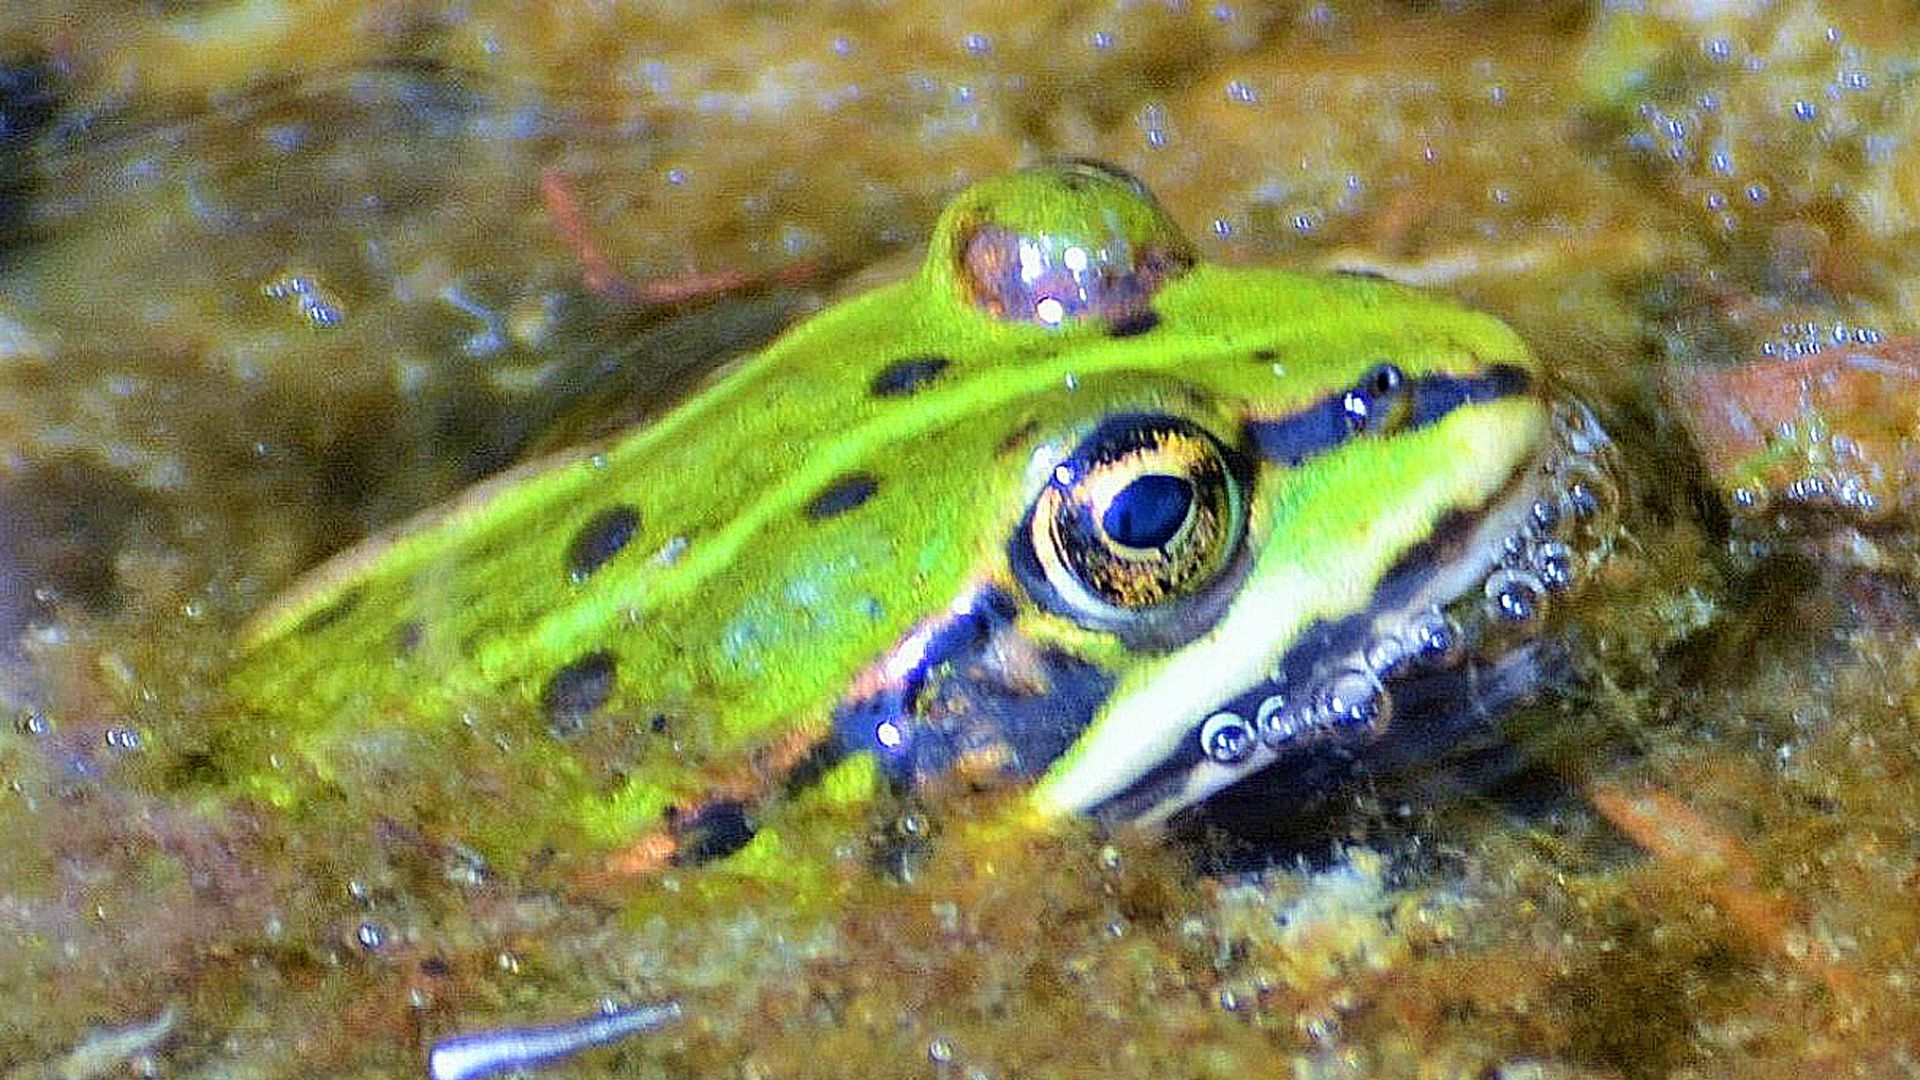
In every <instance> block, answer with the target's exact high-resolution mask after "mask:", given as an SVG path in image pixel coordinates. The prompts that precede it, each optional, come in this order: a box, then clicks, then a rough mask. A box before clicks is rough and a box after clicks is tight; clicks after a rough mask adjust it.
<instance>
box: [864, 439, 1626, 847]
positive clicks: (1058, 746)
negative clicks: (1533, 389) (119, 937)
mask: <svg viewBox="0 0 1920 1080" xmlns="http://www.w3.org/2000/svg"><path fill="white" fill-rule="evenodd" d="M1613 458H1614V453H1613V450H1612V446H1611V443H1610V442H1609V441H1608V439H1607V437H1606V435H1605V434H1604V433H1603V432H1602V431H1601V430H1600V428H1599V426H1598V425H1597V424H1596V423H1595V422H1594V420H1593V418H1592V416H1591V415H1590V414H1589V413H1588V412H1587V411H1586V410H1585V409H1584V408H1583V407H1581V406H1578V405H1572V404H1556V405H1555V406H1553V409H1552V412H1551V435H1550V438H1549V439H1547V440H1546V442H1545V444H1544V445H1543V447H1542V449H1541V450H1540V452H1538V453H1537V454H1536V455H1534V456H1533V457H1532V458H1531V459H1530V460H1529V461H1528V462H1526V463H1525V464H1524V465H1523V466H1522V467H1521V468H1520V469H1519V470H1517V471H1516V472H1515V474H1514V476H1513V478H1512V479H1511V481H1510V482H1509V483H1508V485H1507V487H1506V489H1505V490H1504V491H1502V492H1501V493H1500V494H1498V495H1496V496H1495V497H1494V498H1493V499H1492V500H1490V501H1489V503H1487V504H1486V505H1485V506H1483V507H1482V508H1481V509H1480V510H1479V511H1476V512H1473V513H1471V514H1467V513H1462V514H1457V515H1455V517H1453V518H1450V519H1448V520H1446V521H1443V522H1442V523H1441V524H1440V525H1439V527H1438V528H1436V530H1435V532H1434V535H1433V537H1432V538H1430V539H1429V540H1428V541H1426V542H1425V543H1423V544H1422V545H1420V546H1419V547H1418V548H1416V549H1414V550H1412V551H1410V552H1408V553H1407V554H1406V555H1405V556H1403V557H1402V559H1401V560H1400V562H1399V564H1398V565H1397V566H1396V567H1395V568H1394V569H1393V570H1392V571H1390V572H1389V573H1388V574H1387V575H1386V576H1385V577H1384V578H1383V579H1382V580H1381V582H1380V583H1379V584H1378V585H1377V586H1376V588H1375V591H1374V596H1373V599H1372V602H1371V603H1370V604H1369V605H1368V606H1367V607H1366V608H1365V609H1364V610H1362V611H1360V612H1358V613H1356V614H1354V615H1351V616H1347V617H1344V618H1341V619H1339V620H1337V621H1334V622H1331V623H1328V622H1321V623H1316V624H1314V625H1313V626H1311V627H1309V628H1307V629H1306V630H1305V631H1304V632H1303V633H1302V634H1301V635H1299V636H1298V638H1297V639H1296V640H1295V642H1294V644H1293V645H1291V646H1290V647H1289V648H1288V649H1286V651H1285V652H1284V654H1283V655H1281V656H1279V657H1277V658H1276V659H1275V662H1274V664H1273V666H1272V668H1271V669H1270V673H1269V675H1268V677H1267V678H1265V679H1262V680H1260V681H1259V682H1257V683H1255V684H1254V685H1252V686H1248V687H1245V688H1242V689H1240V690H1238V691H1237V692H1234V693H1232V695H1231V696H1230V697H1229V698H1227V699H1226V700H1223V701H1221V702H1220V703H1218V705H1217V706H1216V707H1215V708H1213V709H1211V710H1209V711H1207V712H1205V713H1203V714H1202V715H1203V717H1204V719H1202V720H1200V721H1198V722H1196V724H1195V726H1194V727H1193V729H1192V730H1191V731H1189V732H1188V733H1187V735H1186V736H1185V737H1183V738H1182V739H1180V740H1179V742H1178V744H1177V748H1176V750H1175V751H1174V752H1173V753H1172V754H1171V755H1169V756H1167V757H1165V758H1163V759H1162V760H1160V761H1158V762H1157V763H1153V764H1152V765H1151V766H1150V767H1147V768H1145V769H1144V770H1143V771H1138V772H1137V773H1136V774H1135V775H1130V776H1115V777H1109V778H1107V780H1106V781H1105V782H1103V783H1099V784H1095V785H1092V786H1091V788H1090V789H1091V790H1094V791H1096V792H1098V794H1097V796H1096V797H1094V798H1091V799H1087V800H1086V801H1084V802H1080V803H1075V804H1072V805H1065V806H1062V807H1060V809H1063V810H1067V811H1077V812H1081V813H1087V814H1090V815H1092V816H1093V817H1095V818H1097V819H1099V820H1102V821H1105V822H1108V823H1120V822H1140V823H1154V822H1158V821H1161V820H1163V819H1165V818H1166V817H1168V816H1169V815H1171V814H1172V813H1174V812H1175V811H1178V810H1180V809H1182V808H1184V807H1187V806H1191V805H1194V804H1197V803H1199V802H1200V801H1202V800H1204V799H1205V798H1207V797H1208V796H1210V795H1211V794H1213V793H1214V792H1217V791H1219V790H1220V789H1221V788H1224V787H1226V786H1228V785H1231V784H1234V783H1237V782H1239V781H1241V780H1244V779H1246V778H1248V777H1250V776H1252V775H1254V774H1255V773H1258V772H1261V771H1262V770H1265V769H1268V768H1271V767H1274V766H1276V765H1279V764H1283V763H1284V762H1287V761H1289V760H1291V761H1296V762H1299V761H1304V760H1306V759H1307V758H1309V757H1311V756H1313V755H1315V754H1316V753H1322V754H1324V753H1326V752H1329V751H1331V752H1338V753H1345V752H1347V751H1350V750H1353V749H1357V748H1358V747H1361V746H1364V745H1366V744H1368V743H1371V742H1374V741H1377V740H1379V739H1381V738H1382V737H1383V736H1385V735H1387V734H1388V733H1389V731H1390V730H1392V729H1394V728H1395V727H1396V726H1399V727H1409V726H1419V725H1430V724H1432V723H1433V722H1434V721H1435V717H1434V714H1435V713H1447V714H1451V715H1450V717H1449V718H1448V720H1447V722H1449V723H1453V724H1455V726H1457V725H1458V723H1460V722H1465V723H1474V724H1478V723H1482V722H1484V721H1485V720H1486V719H1488V718H1490V717H1491V716H1494V715H1497V714H1499V713H1500V712H1502V711H1504V709H1505V708H1506V707H1507V706H1508V705H1510V704H1512V703H1513V702H1515V701H1516V700H1518V699H1520V698H1523V697H1525V696H1527V695H1528V694H1529V693H1530V692H1531V690H1532V689H1533V688H1534V684H1535V683H1536V682H1537V681H1538V672H1537V671H1535V670H1534V668H1533V667H1532V666H1530V665H1529V664H1526V663H1520V662H1517V661H1518V660H1519V659H1520V658H1522V657H1523V656H1530V655H1531V654H1530V653H1527V652H1526V647H1527V646H1528V645H1529V644H1530V643H1532V642H1533V641H1534V639H1535V638H1536V637H1537V636H1538V635H1539V634H1540V633H1541V632H1542V629H1543V627H1545V626H1546V625H1547V620H1546V616H1547V614H1548V611H1549V609H1550V608H1552V607H1553V606H1554V604H1555V603H1556V602H1558V600H1559V599H1560V598H1562V597H1564V596H1566V595H1568V594H1569V593H1570V592H1571V591H1572V590H1573V589H1574V587H1575V586H1576V585H1577V584H1578V582H1579V580H1580V579H1581V578H1582V577H1583V576H1586V575H1589V574H1590V573H1591V572H1592V570H1593V568H1594V567H1596V566H1597V565H1598V564H1599V563H1600V562H1601V561H1602V560H1604V558H1605V557H1606V556H1607V554H1608V553H1609V551H1610V549H1611V546H1612V543H1613V539H1614V533H1615V528H1616V526H1615V507H1616V506H1617V503H1618V488H1617V482H1616V479H1615V477H1616V469H1615V466H1614V461H1613ZM1021 613H1022V609H1021V607H1020V605H1019V603H1018V602H1017V601H1016V599H1015V597H1014V595H1013V594H1012V593H1011V592H1009V591H1008V590H1007V589H1005V588H1004V587H1002V586H1000V585H997V584H994V583H991V582H987V581H982V582H980V583H977V584H976V585H975V586H973V587H972V588H970V589H968V590H965V591H964V592H963V593H962V595H961V597H960V598H959V600H958V601H956V603H955V604H954V605H952V606H951V607H950V608H949V609H948V611H946V612H944V613H942V614H941V615H938V616H936V617H934V618H933V619H930V620H928V621H927V622H926V623H923V624H922V625H921V627H920V628H918V629H917V630H916V631H915V632H914V633H912V634H910V635H909V636H908V637H907V638H906V639H905V640H903V641H902V642H901V644H900V645H899V646H898V647H896V648H895V649H894V650H892V651H891V652H890V653H889V654H888V655H887V657H885V658H883V660H882V661H881V662H880V663H878V664H876V665H875V667H874V668H873V669H871V670H870V671H869V672H868V673H867V674H866V675H865V676H864V677H863V678H862V680H861V681H860V682H859V683H858V684H857V685H856V686H855V687H854V688H853V690H852V692H851V693H850V694H849V696H848V698H847V699H846V700H845V701H843V703H842V705H841V706H840V707H839V709H838V710H837V711H836V725H835V726H836V731H837V736H838V741H839V744H840V747H841V749H842V750H843V751H851V750H868V751H872V752H874V753H875V754H876V755H877V756H878V758H879V760H880V761H881V762H882V764H883V765H884V766H885V768H886V770H887V771H888V773H889V774H890V775H891V776H892V777H893V778H894V779H895V780H896V781H899V782H901V783H903V784H905V785H907V786H919V785H923V784H926V783H928V782H930V781H935V780H943V779H950V778H952V777H953V776H954V775H956V774H958V775H960V776H961V777H963V778H964V779H966V780H968V781H976V780H979V779H982V778H996V777H998V778H1008V779H1021V780H1031V779H1034V778H1037V777H1039V776H1041V775H1042V774H1044V773H1045V772H1046V771H1047V769H1048V768H1049V767H1050V766H1052V765H1053V764H1054V762H1055V761H1057V760H1058V759H1059V758H1060V757H1061V756H1062V755H1063V754H1065V753H1066V752H1067V751H1068V750H1069V749H1070V748H1071V747H1072V746H1073V744H1074V743H1075V741H1076V740H1077V739H1078V738H1079V736H1080V735H1081V733H1082V732H1083V731H1085V730H1086V728H1087V726H1088V725H1089V724H1090V723H1091V722H1092V721H1093V719H1094V717H1095V716H1096V715H1097V714H1098V713H1099V712H1100V711H1101V709H1102V708H1103V707H1105V706H1106V705H1107V703H1108V698H1109V696H1110V695H1111V694H1112V692H1113V690H1114V687H1115V680H1114V679H1113V677H1112V676H1111V675H1110V674H1108V673H1107V672H1105V671H1104V670H1102V669H1101V668H1099V667H1098V666H1096V665H1094V664H1092V663H1089V662H1087V661H1086V660H1084V659H1082V658H1080V657H1078V656H1075V655H1073V654H1072V653H1070V652H1068V651H1066V650H1063V649H1060V648H1058V647H1055V646H1052V645H1046V644H1041V643H1038V642H1036V641H1034V640H1031V639H1030V638H1029V636H1028V635H1027V634H1026V633H1025V632H1024V630H1023V625H1022V621H1021ZM1509 661H1515V662H1509ZM1462 718H1463V719H1462Z"/></svg>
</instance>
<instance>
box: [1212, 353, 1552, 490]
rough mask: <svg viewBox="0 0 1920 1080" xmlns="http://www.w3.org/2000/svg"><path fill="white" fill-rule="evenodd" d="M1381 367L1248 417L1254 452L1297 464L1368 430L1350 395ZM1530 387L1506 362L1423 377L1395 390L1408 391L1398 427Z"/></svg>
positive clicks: (1410, 426) (1525, 376)
mask: <svg viewBox="0 0 1920 1080" xmlns="http://www.w3.org/2000/svg"><path fill="white" fill-rule="evenodd" d="M1379 370H1380V369H1376V371H1375V372H1369V373H1368V374H1367V375H1366V376H1364V377H1363V378H1362V380H1361V382H1360V383H1359V384H1356V385H1355V386H1352V387H1344V388H1342V389H1340V390H1338V391H1336V392H1334V393H1332V394H1329V395H1327V396H1326V397H1324V398H1321V399H1320V400H1319V401H1317V402H1314V403H1313V404H1312V405H1309V406H1307V407H1306V408H1304V409H1301V410H1300V411H1299V412H1295V413H1292V414H1289V415H1287V416H1281V417H1276V418H1274V419H1271V420H1250V421H1248V422H1247V436H1248V438H1249V439H1250V440H1251V441H1252V443H1253V446H1254V449H1255V451H1256V452H1258V454H1259V455H1260V456H1261V457H1263V458H1266V459H1267V460H1268V461H1275V462H1279V463H1281V464H1284V465H1299V464H1301V463H1303V462H1305V461H1308V460H1310V459H1312V458H1316V457H1319V456H1320V455H1322V454H1325V453H1328V452H1330V451H1333V450H1335V449H1338V448H1339V447H1340V446H1341V445H1342V444H1343V443H1345V442H1346V441H1347V440H1348V439H1350V438H1352V437H1354V436H1355V435H1358V434H1361V433H1362V432H1364V431H1366V430H1367V428H1366V427H1365V426H1364V425H1362V424H1357V423H1356V416H1355V412H1354V408H1353V403H1354V398H1355V395H1366V394H1369V393H1371V392H1372V389H1371V388H1370V387H1369V386H1368V384H1369V383H1370V382H1373V381H1375V380H1376V379H1377V378H1378V375H1377V374H1376V372H1377V371H1379ZM1531 386H1532V378H1531V377H1530V376H1529V375H1528V374H1527V372H1526V370H1525V369H1523V368H1518V367H1514V366H1512V365H1510V364H1495V365H1493V366H1492V367H1489V368H1487V369H1486V370H1485V371H1483V372H1481V373H1479V374H1478V375H1465V376H1462V375H1446V374H1433V375H1423V376H1421V377H1420V378H1418V379H1413V380H1409V381H1408V382H1406V383H1405V384H1404V386H1402V387H1400V388H1399V389H1398V390H1397V391H1396V392H1397V393H1403V394H1405V395H1407V401H1406V403H1405V405H1404V410H1405V411H1404V419H1403V420H1402V421H1401V426H1400V428H1399V430H1411V429H1415V428H1423V427H1426V426H1428V425H1430V424H1435V423H1438V422H1439V421H1440V420H1442V419H1444V418H1445V417H1446V416H1447V414H1449V413H1451V412H1452V411H1453V410H1455V409H1457V408H1459V407H1460V406H1462V405H1467V404H1472V403H1476V402H1483V401H1493V400H1495V399H1498V398H1503V397H1513V396H1516V395H1519V394H1524V393H1527V392H1528V391H1529V389H1530V388H1531Z"/></svg>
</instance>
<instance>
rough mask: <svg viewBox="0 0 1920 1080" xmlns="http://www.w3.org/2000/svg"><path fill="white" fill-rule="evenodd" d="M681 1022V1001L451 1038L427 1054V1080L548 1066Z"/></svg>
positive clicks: (474, 1079)
mask: <svg viewBox="0 0 1920 1080" xmlns="http://www.w3.org/2000/svg"><path fill="white" fill-rule="evenodd" d="M678 1019H680V1003H679V1002H677V1001H668V1002H662V1003H660V1004H657V1005H630V1006H627V1007H626V1008H622V1009H611V1010H608V1011H606V1012H598V1013H594V1014H593V1015H592V1016H585V1017H581V1018H580V1019H578V1020H569V1021H566V1022H564V1023H559V1024H543V1025H540V1026H537V1027H523V1028H498V1029H496V1030H493V1031H480V1032H475V1033H473V1034H471V1035H455V1036H453V1037H452V1038H450V1039H442V1040H440V1041H439V1042H437V1043H434V1044H433V1049H431V1050H429V1051H428V1052H427V1076H428V1080H480V1078H482V1077H487V1076H498V1075H500V1074H501V1073H506V1072H513V1071H516V1070H520V1069H530V1068H534V1067H537V1066H540V1065H550V1064H552V1063H554V1062H556V1061H560V1060H561V1059H563V1058H568V1057H572V1056H573V1055H574V1054H577V1053H579V1052H580V1051H582V1050H585V1049H588V1048H589V1047H594V1046H603V1045H605V1044H607V1043H610V1042H615V1041H617V1040H620V1039H624V1038H627V1037H628V1036H630V1035H638V1034H640V1033H641V1032H645V1031H654V1030H656V1029H658V1028H662V1027H665V1026H666V1025H668V1024H671V1023H673V1022H674V1021H675V1020H678Z"/></svg>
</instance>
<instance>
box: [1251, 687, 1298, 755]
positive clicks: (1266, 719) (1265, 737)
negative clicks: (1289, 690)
mask: <svg viewBox="0 0 1920 1080" xmlns="http://www.w3.org/2000/svg"><path fill="white" fill-rule="evenodd" d="M1253 726H1254V727H1255V728H1256V729H1258V730H1259V732H1260V739H1261V741H1262V742H1264V743H1266V744H1267V745H1268V746H1280V745H1282V744H1283V743H1288V742H1291V741H1293V739H1294V737H1295V736H1297V735H1299V734H1300V724H1299V722H1298V718H1296V717H1295V716H1294V715H1293V714H1292V713H1290V712H1288V711H1287V696H1286V695H1285V694H1274V695H1272V696H1270V697H1268V698H1267V699H1266V700H1264V701H1262V702H1261V703H1260V708H1259V709H1257V710H1255V712H1254V714H1253Z"/></svg>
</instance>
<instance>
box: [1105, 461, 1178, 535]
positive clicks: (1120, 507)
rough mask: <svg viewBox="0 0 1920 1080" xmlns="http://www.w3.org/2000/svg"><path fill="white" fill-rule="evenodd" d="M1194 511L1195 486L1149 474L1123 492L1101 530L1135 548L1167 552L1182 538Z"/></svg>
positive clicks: (1163, 474)
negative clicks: (1163, 549) (1182, 528)
mask: <svg viewBox="0 0 1920 1080" xmlns="http://www.w3.org/2000/svg"><path fill="white" fill-rule="evenodd" d="M1192 509H1193V485H1192V484H1191V483H1190V482H1188V481H1187V480H1186V479H1185V478H1184V477H1179V476H1168V475H1166V474H1165V473H1149V474H1147V475H1145V476H1141V477H1138V478H1136V479H1135V480H1134V481H1133V482H1132V483H1130V484H1128V485H1127V486H1126V487H1124V488H1122V489H1121V490H1120V494H1118V495H1116V496H1114V498H1113V501H1112V502H1110V503H1108V504H1107V510H1106V513H1104V514H1102V515H1101V516H1100V527H1101V528H1103V529H1105V530H1106V533H1107V535H1108V536H1110V537H1112V538H1113V540H1114V541H1115V542H1116V543H1119V544H1124V545H1126V546H1127V547H1131V548H1141V549H1159V548H1164V547H1166V546H1167V544H1168V543H1170V542H1171V541H1172V540H1173V538H1174V537H1176V536H1178V535H1179V534H1180V527H1181V526H1182V525H1185V524H1186V522H1187V516H1188V514H1189V513H1190V512H1191V511H1192Z"/></svg>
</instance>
